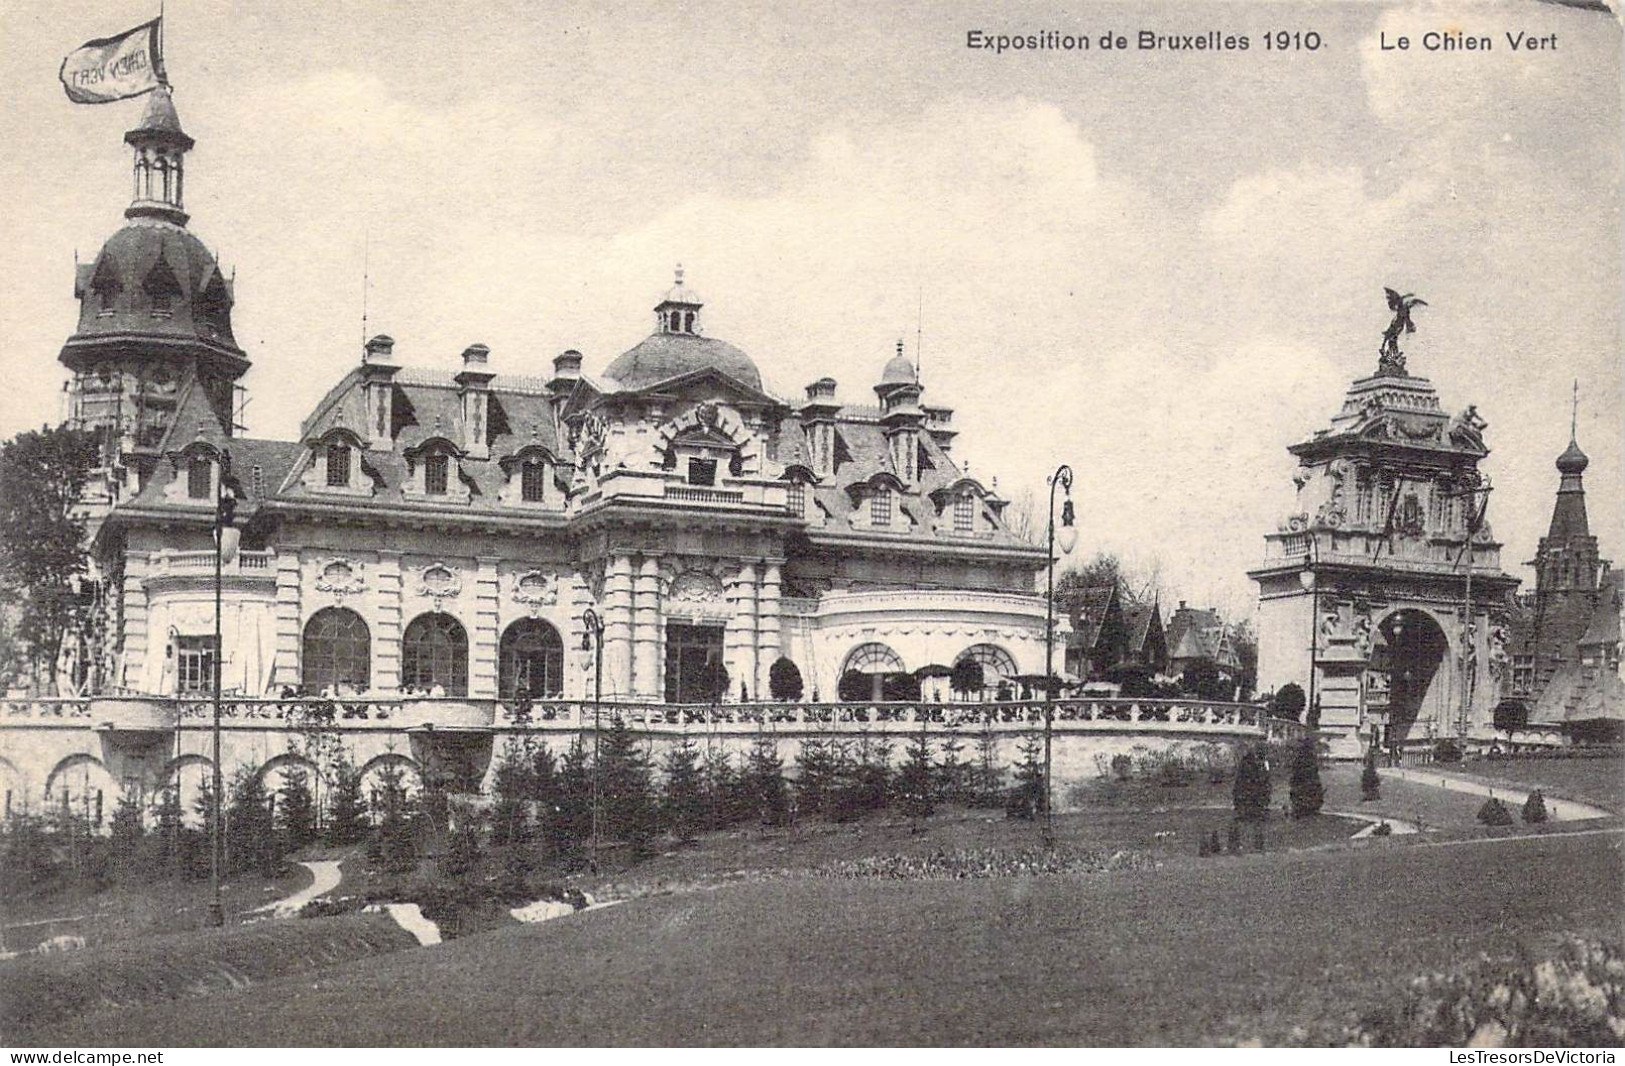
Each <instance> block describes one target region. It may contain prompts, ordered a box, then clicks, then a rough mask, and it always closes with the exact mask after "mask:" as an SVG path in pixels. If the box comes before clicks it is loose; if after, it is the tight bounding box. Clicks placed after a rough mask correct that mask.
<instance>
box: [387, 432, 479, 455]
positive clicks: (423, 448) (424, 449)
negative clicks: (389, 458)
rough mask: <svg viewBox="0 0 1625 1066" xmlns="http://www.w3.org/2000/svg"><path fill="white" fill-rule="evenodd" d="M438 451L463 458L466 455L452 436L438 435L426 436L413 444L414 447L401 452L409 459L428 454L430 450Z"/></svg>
mask: <svg viewBox="0 0 1625 1066" xmlns="http://www.w3.org/2000/svg"><path fill="white" fill-rule="evenodd" d="M436 451H443V452H449V453H450V454H452V455H455V456H456V457H457V458H459V459H461V458H462V457H463V455H464V452H463V449H461V448H459V447H458V446H457V444H456V443H455V442H454V441H452V440H451V438H449V437H442V436H438V435H436V436H431V437H425V438H424V439H423V440H421V441H419V442H418V443H416V444H414V445H412V447H410V448H407V449H406V450H405V451H404V452H402V453H401V454H402V455H404V456H406V458H407V459H411V460H416V459H417V457H418V456H420V455H427V454H428V453H429V452H436Z"/></svg>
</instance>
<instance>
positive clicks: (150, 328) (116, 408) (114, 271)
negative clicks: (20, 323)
mask: <svg viewBox="0 0 1625 1066" xmlns="http://www.w3.org/2000/svg"><path fill="white" fill-rule="evenodd" d="M124 140H125V142H126V143H127V144H129V145H130V147H131V149H132V150H133V152H134V183H135V188H134V195H133V197H132V199H131V201H130V205H129V207H127V208H126V209H125V211H124V217H125V219H126V222H125V224H124V226H123V227H122V228H120V229H119V230H118V231H117V232H115V233H114V234H113V235H112V236H111V237H109V238H108V239H107V242H106V243H105V244H104V245H102V248H101V251H100V252H98V253H97V255H96V257H95V259H93V260H91V261H90V262H89V263H82V264H80V265H79V267H78V271H77V276H76V277H75V284H74V297H75V298H76V299H78V301H79V324H78V328H77V329H76V330H75V331H74V333H73V335H72V336H71V337H69V338H68V340H67V343H66V344H64V345H63V346H62V352H61V354H60V355H59V356H58V359H59V361H60V362H61V363H62V365H63V366H65V367H67V368H68V369H69V370H70V371H72V373H73V379H72V381H71V383H70V385H69V393H70V396H71V399H72V419H73V423H74V424H75V425H76V426H78V427H80V428H82V429H89V430H92V431H95V432H97V433H98V434H100V436H101V437H102V441H103V449H104V450H103V456H104V460H105V461H106V464H107V466H108V467H110V468H114V467H118V466H125V467H129V466H134V467H136V468H137V469H144V468H146V467H148V466H150V464H151V463H152V462H155V461H156V458H157V456H158V454H159V451H160V450H161V448H162V446H163V444H164V441H165V438H166V436H168V435H169V433H170V430H171V428H172V427H174V426H175V425H176V423H177V422H178V421H181V420H185V421H187V423H188V424H187V425H186V427H185V430H186V433H187V434H188V435H189V438H190V435H191V434H193V433H194V432H197V433H207V434H209V435H215V434H219V435H221V436H229V435H230V434H231V432H232V427H233V421H234V420H233V418H232V399H233V383H234V382H235V381H236V380H237V379H238V378H240V377H242V375H243V374H244V372H246V371H247V370H248V366H249V361H248V358H247V356H245V355H244V354H243V351H242V349H241V348H240V347H238V345H237V341H236V339H235V338H234V337H233V336H232V331H231V308H232V303H233V296H232V283H231V282H230V281H229V280H227V278H226V277H225V276H224V275H223V274H222V273H221V271H220V267H219V264H218V263H216V262H215V258H214V256H212V255H211V254H209V251H208V249H206V248H205V247H204V246H203V242H202V241H200V240H198V238H197V237H196V236H195V235H193V234H192V233H191V231H189V230H188V229H187V228H186V223H187V214H186V211H185V208H184V199H183V197H184V192H185V160H186V153H187V152H188V151H190V150H191V148H192V146H193V144H194V142H193V140H192V138H191V137H189V136H187V135H186V132H185V131H184V130H183V129H182V128H181V123H180V117H179V116H178V115H177V114H176V113H175V102H174V100H173V99H172V97H171V95H170V90H169V87H168V86H159V87H158V88H157V89H155V90H153V92H152V94H151V95H150V96H149V97H148V99H147V106H146V110H145V113H144V114H143V115H142V117H141V121H140V122H139V123H138V124H137V125H136V127H135V128H134V129H132V130H130V131H129V132H128V133H126V134H125V135H124Z"/></svg>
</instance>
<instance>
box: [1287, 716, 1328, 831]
mask: <svg viewBox="0 0 1625 1066" xmlns="http://www.w3.org/2000/svg"><path fill="white" fill-rule="evenodd" d="M1290 794H1291V797H1292V817H1294V818H1306V817H1309V816H1310V815H1315V814H1319V813H1320V808H1321V805H1322V804H1323V803H1325V802H1326V790H1325V789H1324V788H1323V787H1322V786H1321V784H1320V742H1319V741H1318V740H1316V739H1315V738H1314V737H1312V736H1311V737H1304V738H1303V739H1302V740H1301V741H1299V742H1298V747H1297V749H1296V750H1295V751H1294V752H1293V753H1292V784H1291V793H1290Z"/></svg>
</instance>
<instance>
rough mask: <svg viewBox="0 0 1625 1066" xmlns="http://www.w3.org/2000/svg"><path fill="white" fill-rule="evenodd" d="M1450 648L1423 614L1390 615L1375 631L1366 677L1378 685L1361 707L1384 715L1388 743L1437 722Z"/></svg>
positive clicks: (1410, 611) (1444, 695)
mask: <svg viewBox="0 0 1625 1066" xmlns="http://www.w3.org/2000/svg"><path fill="white" fill-rule="evenodd" d="M1449 647H1450V642H1449V640H1448V639H1447V638H1446V637H1445V635H1444V630H1442V629H1440V628H1439V623H1438V622H1435V621H1434V620H1433V618H1432V616H1431V615H1429V614H1428V613H1427V612H1426V611H1419V610H1415V609H1414V608H1407V609H1405V610H1401V611H1395V612H1394V613H1393V614H1391V615H1389V616H1388V617H1387V618H1385V619H1383V622H1382V625H1380V626H1379V627H1377V640H1376V641H1375V642H1374V646H1373V648H1372V657H1371V658H1372V662H1371V673H1373V674H1375V675H1376V676H1377V679H1378V680H1377V684H1376V685H1375V686H1374V687H1373V689H1372V690H1370V691H1368V693H1367V701H1366V706H1367V710H1368V711H1369V712H1371V713H1372V714H1374V715H1383V714H1386V716H1387V722H1388V728H1387V739H1388V741H1389V742H1390V743H1404V742H1405V741H1406V740H1408V739H1410V738H1411V737H1412V736H1413V734H1414V733H1415V731H1416V728H1417V722H1418V721H1419V720H1421V721H1437V720H1440V715H1441V712H1443V711H1444V710H1445V706H1444V705H1445V701H1446V699H1447V698H1448V690H1449V684H1450V678H1449V676H1448V675H1449V670H1448V669H1445V668H1444V662H1445V653H1446V652H1447V651H1448V650H1449ZM1384 688H1386V691H1383V689H1384Z"/></svg>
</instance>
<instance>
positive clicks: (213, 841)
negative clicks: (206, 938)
mask: <svg viewBox="0 0 1625 1066" xmlns="http://www.w3.org/2000/svg"><path fill="white" fill-rule="evenodd" d="M230 478H231V453H230V452H228V451H225V450H222V451H221V452H220V461H219V469H218V470H217V471H216V473H215V484H214V654H213V655H212V656H211V659H212V661H213V670H212V671H211V672H212V673H213V675H214V677H213V681H214V685H213V688H214V730H213V732H214V736H213V740H214V805H213V809H212V810H211V811H210V819H209V821H210V825H209V924H210V925H212V926H221V925H225V924H226V906H225V903H224V902H223V901H222V900H221V898H220V873H221V871H220V866H221V851H222V845H223V841H222V840H221V834H220V818H221V816H222V814H223V813H224V812H225V803H226V797H225V791H226V785H225V774H224V772H223V771H222V770H221V767H220V664H221V660H222V659H224V658H225V654H224V652H225V649H224V648H222V647H221V645H220V615H221V606H220V601H221V571H222V570H223V569H224V566H225V564H226V562H228V561H230V560H231V559H235V558H236V557H237V545H238V543H239V542H240V539H241V535H242V534H241V531H240V530H239V529H238V528H237V525H236V519H237V493H236V490H235V489H234V488H233V487H232V486H231V485H230V484H229V483H228V482H229V480H230Z"/></svg>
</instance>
